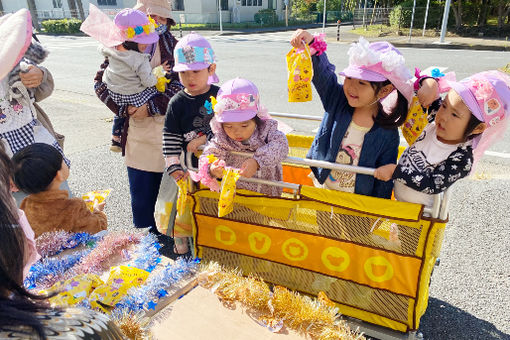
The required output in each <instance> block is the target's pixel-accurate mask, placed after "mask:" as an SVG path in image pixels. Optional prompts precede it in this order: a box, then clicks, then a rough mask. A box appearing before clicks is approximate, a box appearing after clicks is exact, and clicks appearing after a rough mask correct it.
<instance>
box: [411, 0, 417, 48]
mask: <svg viewBox="0 0 510 340" xmlns="http://www.w3.org/2000/svg"><path fill="white" fill-rule="evenodd" d="M415 10H416V0H414V1H413V13H412V14H411V27H410V28H409V42H411V37H412V35H413V24H414V11H415Z"/></svg>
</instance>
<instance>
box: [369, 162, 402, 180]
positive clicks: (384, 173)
mask: <svg viewBox="0 0 510 340" xmlns="http://www.w3.org/2000/svg"><path fill="white" fill-rule="evenodd" d="M396 167H397V165H396V164H386V165H383V166H380V167H378V168H377V169H375V173H374V177H375V178H377V179H378V180H380V181H385V182H387V181H389V180H390V179H391V178H392V177H393V172H395V168H396Z"/></svg>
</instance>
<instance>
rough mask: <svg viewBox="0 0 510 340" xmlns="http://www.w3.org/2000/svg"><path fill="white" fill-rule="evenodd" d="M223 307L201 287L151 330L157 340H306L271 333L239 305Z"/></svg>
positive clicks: (285, 331) (282, 332)
mask: <svg viewBox="0 0 510 340" xmlns="http://www.w3.org/2000/svg"><path fill="white" fill-rule="evenodd" d="M234 308H235V309H232V308H229V307H226V306H224V305H223V304H222V303H221V302H220V301H219V299H218V297H217V296H216V295H214V294H213V293H211V292H210V291H208V290H206V289H204V288H202V287H200V286H198V287H196V288H195V289H193V290H192V291H190V292H189V293H188V294H186V295H185V296H183V297H182V298H181V299H179V300H177V301H175V303H173V304H172V305H170V306H169V307H168V308H167V309H165V310H163V311H162V312H161V313H162V314H163V315H164V318H163V319H160V318H159V319H158V322H155V324H154V325H153V326H152V328H151V331H152V333H153V335H154V339H159V340H164V339H181V340H194V339H201V340H202V339H207V340H227V339H243V340H279V339H282V340H303V339H306V337H304V336H301V335H299V334H297V333H296V332H294V331H292V330H289V329H287V328H285V327H284V328H283V329H282V330H280V332H279V333H272V332H271V331H269V330H268V329H267V328H265V327H263V326H261V325H259V324H258V323H257V322H256V321H255V320H253V319H252V318H251V317H250V315H249V314H248V313H247V312H246V311H245V310H244V309H243V308H242V307H241V306H240V305H239V304H237V305H236V306H235V307H234Z"/></svg>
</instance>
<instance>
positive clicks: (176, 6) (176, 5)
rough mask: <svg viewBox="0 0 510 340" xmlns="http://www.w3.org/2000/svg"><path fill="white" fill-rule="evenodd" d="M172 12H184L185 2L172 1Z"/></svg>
mask: <svg viewBox="0 0 510 340" xmlns="http://www.w3.org/2000/svg"><path fill="white" fill-rule="evenodd" d="M172 10H174V11H184V0H173V1H172Z"/></svg>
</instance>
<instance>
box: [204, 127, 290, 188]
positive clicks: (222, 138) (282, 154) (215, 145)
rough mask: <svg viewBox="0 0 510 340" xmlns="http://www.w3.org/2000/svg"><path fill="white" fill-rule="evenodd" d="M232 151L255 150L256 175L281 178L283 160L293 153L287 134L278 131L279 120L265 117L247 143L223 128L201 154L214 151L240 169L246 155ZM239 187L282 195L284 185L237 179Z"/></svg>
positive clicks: (258, 176) (277, 179)
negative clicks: (230, 136) (231, 136)
mask: <svg viewBox="0 0 510 340" xmlns="http://www.w3.org/2000/svg"><path fill="white" fill-rule="evenodd" d="M229 151H241V152H251V153H254V155H253V158H254V159H255V160H256V161H257V163H259V170H258V171H257V173H256V174H255V175H254V176H253V178H262V179H267V180H274V181H281V180H282V178H283V172H282V164H281V162H282V160H283V159H285V158H286V157H287V154H288V153H289V144H288V142H287V137H285V134H284V133H283V132H281V131H278V122H277V121H276V120H274V119H267V120H262V124H260V125H259V126H258V127H257V128H256V129H255V131H254V132H253V134H252V135H251V137H250V139H249V140H248V143H247V144H244V143H242V142H238V141H235V140H232V139H230V138H229V137H228V136H227V134H226V133H225V131H224V130H223V129H220V130H219V131H218V132H217V133H216V134H215V135H214V138H213V139H211V140H210V141H209V143H207V145H206V147H205V150H204V153H203V155H202V156H201V157H205V156H207V155H210V154H213V155H215V156H216V157H218V158H219V159H222V160H224V161H225V163H226V166H230V167H233V168H240V167H241V165H242V164H243V162H244V161H245V160H246V157H243V156H239V155H232V154H230V153H229ZM237 188H239V189H246V190H251V191H257V192H260V193H263V194H266V195H270V196H279V195H280V194H281V192H282V189H281V188H278V187H274V186H270V185H261V184H257V183H248V182H244V181H242V180H241V179H240V180H239V181H238V182H237Z"/></svg>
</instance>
